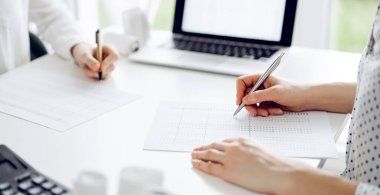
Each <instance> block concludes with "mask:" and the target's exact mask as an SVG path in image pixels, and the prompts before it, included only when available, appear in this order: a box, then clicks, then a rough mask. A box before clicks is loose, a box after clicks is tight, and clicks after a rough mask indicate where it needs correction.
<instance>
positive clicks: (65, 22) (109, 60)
mask: <svg viewBox="0 0 380 195" xmlns="http://www.w3.org/2000/svg"><path fill="white" fill-rule="evenodd" d="M29 3H30V4H29V16H30V19H31V21H33V22H35V23H36V25H37V27H38V30H39V32H41V34H42V35H43V38H44V39H45V40H46V41H47V42H49V43H50V44H51V45H52V46H53V49H54V50H55V52H56V53H57V54H58V55H59V56H61V57H63V58H65V59H67V60H70V59H74V61H75V62H76V63H77V64H78V65H79V66H80V68H81V69H82V71H83V72H84V73H85V74H86V75H87V76H89V77H92V78H94V79H97V78H98V71H99V67H100V64H99V62H98V61H97V60H96V57H95V53H96V52H95V48H94V47H92V46H91V45H90V44H89V43H86V42H85V41H84V39H83V38H82V36H81V34H80V31H79V28H78V26H77V24H76V21H75V20H74V19H73V17H72V16H71V14H70V13H69V11H68V10H67V8H66V7H65V6H64V5H63V4H62V3H61V2H59V1H52V0H30V2H29ZM102 49H103V55H104V60H103V63H102V66H103V74H104V78H107V77H108V75H109V74H110V73H111V72H112V71H113V69H114V68H115V62H116V61H117V60H118V58H119V55H118V53H117V52H116V51H115V50H114V49H112V48H111V47H109V46H106V45H104V46H103V48H102Z"/></svg>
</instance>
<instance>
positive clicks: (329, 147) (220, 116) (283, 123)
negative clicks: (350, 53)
mask: <svg viewBox="0 0 380 195" xmlns="http://www.w3.org/2000/svg"><path fill="white" fill-rule="evenodd" d="M235 109H236V107H235V106H224V105H209V104H197V103H178V102H177V103H176V102H163V103H161V105H160V107H159V109H158V111H157V115H156V118H155V121H154V122H153V125H152V128H151V130H150V133H149V134H148V136H147V138H146V141H145V144H144V149H145V150H160V151H177V152H190V151H192V150H193V149H194V148H195V147H197V146H201V145H206V144H210V143H212V142H215V141H220V140H223V139H226V138H235V137H242V138H247V139H250V140H252V142H253V143H255V144H257V145H260V146H261V147H263V148H264V149H265V150H268V151H272V152H275V153H279V154H282V155H284V156H288V157H303V158H336V157H337V150H336V147H335V144H334V141H333V133H332V130H331V127H330V123H329V120H328V117H327V113H325V112H298V113H296V112H286V113H285V114H284V115H282V116H270V117H252V116H250V115H249V113H248V112H247V111H245V110H242V111H241V112H240V113H239V114H238V116H236V117H235V118H234V117H232V115H233V113H234V111H235Z"/></svg>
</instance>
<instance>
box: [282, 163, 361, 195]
mask: <svg viewBox="0 0 380 195" xmlns="http://www.w3.org/2000/svg"><path fill="white" fill-rule="evenodd" d="M357 185H358V184H357V183H355V182H353V181H349V180H347V179H345V178H343V177H339V176H336V175H332V174H329V173H325V172H322V171H319V170H314V169H296V170H293V171H292V172H291V173H289V175H288V181H287V182H286V183H284V185H283V186H281V188H280V189H279V192H278V193H276V194H293V195H297V194H310V195H313V194H326V195H329V194H350V195H351V194H352V195H354V194H355V191H356V188H357Z"/></svg>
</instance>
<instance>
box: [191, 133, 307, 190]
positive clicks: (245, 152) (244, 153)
mask: <svg viewBox="0 0 380 195" xmlns="http://www.w3.org/2000/svg"><path fill="white" fill-rule="evenodd" d="M191 156H192V165H193V167H194V168H196V169H198V170H200V171H202V172H205V173H207V174H210V175H213V176H216V177H219V178H221V179H223V180H225V181H227V182H230V183H233V184H235V185H238V186H241V187H243V188H246V189H248V190H251V191H255V192H259V193H265V194H281V193H284V192H286V191H287V190H288V189H289V187H290V186H293V185H294V183H292V182H293V181H294V180H293V175H295V174H293V173H296V172H297V170H301V169H307V170H308V169H310V168H309V167H307V166H305V165H303V164H300V163H297V162H293V161H290V160H285V159H281V158H278V157H275V156H272V155H270V154H268V153H267V152H265V151H263V150H262V149H261V148H259V147H257V146H256V145H254V144H252V143H249V142H248V141H247V140H244V139H227V140H224V141H222V142H216V143H213V144H211V145H207V146H201V147H198V148H195V149H194V151H193V152H192V155H191Z"/></svg>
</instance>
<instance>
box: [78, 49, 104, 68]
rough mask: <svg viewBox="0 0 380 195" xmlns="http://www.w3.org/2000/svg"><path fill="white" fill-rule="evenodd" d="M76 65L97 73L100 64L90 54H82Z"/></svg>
mask: <svg viewBox="0 0 380 195" xmlns="http://www.w3.org/2000/svg"><path fill="white" fill-rule="evenodd" d="M78 63H79V65H80V66H87V67H88V68H89V69H90V70H92V71H93V72H97V71H99V67H100V64H99V62H98V60H96V59H95V58H94V57H93V56H92V55H91V54H90V53H83V54H82V56H81V57H80V60H79V62H78Z"/></svg>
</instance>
